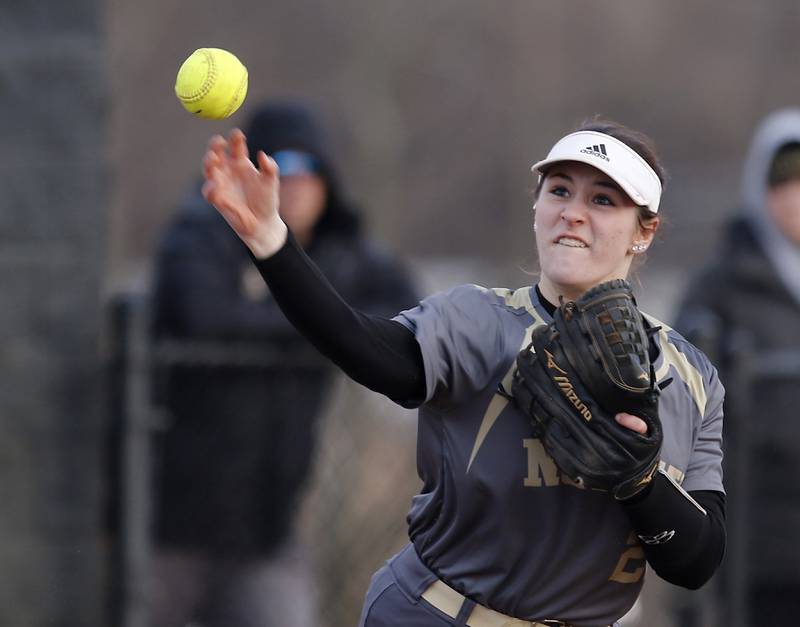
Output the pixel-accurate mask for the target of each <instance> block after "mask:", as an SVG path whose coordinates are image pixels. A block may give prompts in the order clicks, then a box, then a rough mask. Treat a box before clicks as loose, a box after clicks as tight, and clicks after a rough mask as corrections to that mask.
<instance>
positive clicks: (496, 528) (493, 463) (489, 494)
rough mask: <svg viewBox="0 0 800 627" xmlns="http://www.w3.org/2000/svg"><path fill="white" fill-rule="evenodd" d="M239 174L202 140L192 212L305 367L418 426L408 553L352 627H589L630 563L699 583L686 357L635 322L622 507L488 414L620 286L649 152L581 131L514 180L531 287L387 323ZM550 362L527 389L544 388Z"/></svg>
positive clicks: (711, 391) (717, 457)
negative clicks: (637, 449) (312, 356)
mask: <svg viewBox="0 0 800 627" xmlns="http://www.w3.org/2000/svg"><path fill="white" fill-rule="evenodd" d="M251 142H252V138H251ZM257 166H258V167H257V168H256V167H254V166H253V164H252V161H251V160H250V159H249V158H248V148H247V142H246V139H245V136H244V135H243V134H242V133H241V132H240V131H238V130H234V131H232V132H231V134H230V135H229V137H228V138H227V139H225V138H223V137H220V136H216V137H214V138H212V139H211V141H210V143H209V149H208V151H207V152H206V155H205V158H204V175H205V177H206V183H205V185H204V187H203V192H204V194H205V196H206V198H208V199H209V201H210V202H212V203H213V204H214V205H215V206H216V207H217V209H218V210H219V211H220V213H221V214H222V215H224V216H225V219H226V220H227V221H228V223H229V224H230V225H231V227H232V229H233V230H235V231H236V232H237V233H238V234H239V236H240V237H241V239H242V240H243V241H244V242H245V243H246V244H247V246H248V248H249V249H250V251H251V252H252V254H253V257H254V258H255V260H256V261H255V263H256V266H257V267H258V269H259V271H260V272H261V274H262V276H263V278H264V280H265V281H266V283H267V284H268V285H269V287H270V290H271V291H272V293H273V294H274V295H275V298H276V299H277V300H278V302H279V303H280V305H281V307H282V309H283V310H284V312H286V314H287V316H288V317H289V318H290V319H291V320H292V322H293V323H294V324H295V325H296V326H297V327H298V328H299V329H301V330H302V331H303V333H304V334H305V335H306V336H307V337H308V338H309V339H310V340H311V341H313V343H314V345H315V346H317V347H318V348H319V349H320V351H321V352H322V353H323V354H325V355H327V356H328V357H329V358H330V359H331V360H332V361H333V362H334V363H336V364H338V365H339V366H340V367H342V369H343V370H344V371H345V373H347V374H348V375H349V376H350V377H352V378H353V379H354V380H355V381H357V382H359V383H361V384H362V385H364V386H366V387H368V388H370V389H372V390H374V391H376V392H379V393H381V394H384V395H386V396H387V397H388V398H390V399H393V400H395V401H396V402H398V403H400V404H401V405H403V406H404V407H407V408H411V407H415V408H419V414H418V423H417V428H418V437H417V468H418V473H419V476H420V478H421V479H422V481H423V486H422V488H421V491H420V493H419V494H418V495H416V496H415V497H414V498H413V501H412V505H411V509H410V511H409V514H408V517H407V521H408V526H409V529H408V531H409V539H410V542H409V543H408V544H407V545H406V546H405V547H404V548H403V549H402V550H401V551H400V552H399V553H397V554H396V555H395V556H394V557H392V558H391V559H390V560H389V562H388V563H387V564H386V565H385V566H383V567H382V568H381V569H380V570H379V571H378V572H377V573H376V574H375V576H374V577H373V579H372V582H371V584H370V587H369V589H368V591H367V594H366V599H365V603H364V606H363V611H362V615H361V621H360V625H361V626H362V627H389V626H394V625H397V626H403V627H430V626H433V625H454V626H461V627H463V626H464V625H470V626H471V627H500V626H502V625H529V626H531V627H542V626H545V627H547V626H556V625H558V626H570V625H573V626H579V627H601V626H605V625H611V624H612V623H616V621H618V620H619V618H620V617H621V616H622V615H624V614H625V612H627V611H628V610H629V609H630V607H631V606H632V605H633V604H634V602H635V600H636V598H637V597H638V595H639V592H640V590H641V587H642V583H643V579H644V574H645V566H646V564H647V563H649V564H650V565H651V566H652V567H653V568H654V569H655V571H656V572H657V573H658V574H659V575H660V576H662V577H663V578H664V579H666V580H667V581H669V582H671V583H673V584H676V585H680V586H683V587H686V588H690V589H696V588H698V587H700V586H702V585H703V584H704V583H705V582H706V581H707V580H708V579H709V578H710V577H711V575H712V574H713V573H714V572H715V570H716V569H717V567H718V565H719V563H720V560H721V559H722V554H723V551H724V546H725V529H724V524H723V523H724V518H725V514H724V512H725V496H724V489H723V485H722V468H721V459H722V443H721V438H722V401H723V397H724V390H723V388H722V386H721V385H720V382H719V379H718V377H717V375H716V370H715V369H714V367H713V366H712V365H711V364H710V363H709V361H708V359H707V358H706V357H705V356H704V355H703V354H702V353H700V351H698V350H697V349H696V348H695V347H693V346H692V345H691V344H689V343H688V342H687V341H686V340H685V339H684V338H682V337H681V336H680V335H679V334H678V333H676V332H675V331H673V330H672V329H669V328H667V327H664V326H662V325H660V323H657V322H656V321H654V319H652V318H651V317H649V316H644V320H639V321H637V323H636V324H638V323H639V322H641V324H643V325H644V326H646V327H648V332H645V331H644V329H642V332H641V335H646V336H647V337H648V338H649V340H648V346H647V348H645V350H647V351H648V355H649V357H650V359H648V363H649V364H652V368H648V369H649V370H650V376H647V375H645V376H646V377H647V379H648V384H649V385H650V386H654V385H655V384H656V382H657V383H658V387H659V389H661V393H660V395H659V397H660V399H661V400H660V402H659V405H658V412H657V413H658V419H659V420H658V423H656V422H655V421H654V422H653V423H652V424H653V425H656V424H657V425H658V426H657V428H655V429H654V430H655V431H657V432H658V433H660V432H661V427H662V426H663V432H664V438H663V446H662V442H661V440H660V439H659V441H658V445H657V446H656V447H655V448H653V449H652V450H653V451H654V455H655V457H654V458H653V460H652V461H654V462H656V463H655V465H652V466H648V468H649V469H650V470H649V471H648V473H647V475H646V476H644V477H640V476H636V477H629V479H630V480H631V491H630V492H625V493H624V494H620V493H616V492H615V493H614V494H612V493H611V491H609V490H593V489H587V485H585V484H584V483H583V482H582V481H581V480H580V479H582V477H578V478H577V479H576V478H575V477H571V476H568V475H567V474H565V473H564V472H563V471H561V470H560V469H559V468H558V467H557V466H556V463H555V461H554V460H553V458H552V457H551V456H550V455H548V454H547V452H546V450H545V448H544V446H543V445H542V443H541V440H540V439H539V435H538V434H537V432H536V431H535V430H534V426H533V425H532V424H531V416H530V414H529V413H528V412H529V410H530V407H527V408H525V407H520V406H518V403H519V402H520V399H512V398H511V397H510V395H509V394H508V389H509V388H510V389H511V390H512V391H513V390H514V389H518V388H516V386H515V385H512V383H511V381H514V383H516V381H517V380H518V379H517V377H516V376H515V374H514V373H515V371H516V366H515V364H517V361H516V359H517V357H518V355H520V352H521V351H522V354H523V355H529V352H528V348H526V347H527V346H528V344H529V340H530V338H531V334H535V335H537V336H541V332H542V331H544V332H545V334H549V333H550V332H551V329H552V327H551V326H550V325H551V324H552V321H553V316H554V315H560V316H562V317H563V316H564V315H565V314H564V311H565V310H566V311H572V309H570V305H575V303H574V302H572V301H573V300H574V299H578V298H579V297H580V296H581V295H582V294H584V293H585V292H586V291H587V290H591V289H592V288H596V289H597V290H600V292H597V291H595V293H603V292H602V290H603V289H607V288H608V285H607V283H608V282H609V281H610V282H611V284H612V285H618V284H619V283H623V281H622V280H623V279H625V278H626V277H627V276H628V272H629V270H630V268H631V265H632V264H634V263H638V260H639V259H641V255H642V254H643V253H644V252H645V251H646V250H647V249H648V247H649V246H650V245H651V243H652V241H653V237H654V235H655V233H656V230H657V228H658V225H659V215H660V214H659V213H658V211H659V204H660V200H661V191H662V185H663V181H664V178H665V174H664V169H663V167H662V165H661V163H660V161H659V159H658V157H657V155H656V153H655V150H654V148H653V145H652V142H651V140H650V139H649V138H647V137H646V136H644V135H642V134H641V133H638V132H636V131H633V130H632V129H629V128H627V127H625V126H623V125H620V124H617V123H614V122H609V121H602V120H590V121H588V122H587V123H585V124H583V125H582V126H581V127H580V128H579V129H577V130H576V131H575V132H573V133H570V134H568V135H566V136H564V137H562V138H561V139H560V140H559V141H557V142H556V143H555V145H554V146H553V147H552V149H551V150H550V153H549V154H548V156H547V158H546V159H544V160H542V161H539V162H537V163H536V164H535V165H534V171H535V173H536V174H537V175H538V187H537V190H536V197H535V203H534V211H533V213H532V215H531V226H532V229H533V231H534V232H535V235H534V233H532V239H535V241H536V248H537V251H538V256H539V263H540V268H541V272H540V276H539V278H538V282H537V283H536V284H535V285H529V286H525V287H522V288H520V289H517V290H510V289H504V288H496V289H487V288H483V287H480V286H477V285H462V286H458V287H455V288H453V289H451V290H449V291H447V292H442V293H438V294H434V295H432V296H430V297H428V298H425V299H424V300H423V301H422V302H421V303H420V304H419V305H418V306H417V307H414V308H413V309H410V310H406V311H402V312H400V313H399V314H398V315H396V316H395V317H393V318H386V317H382V316H377V315H373V314H368V313H365V312H363V311H359V310H358V309H357V306H356V305H355V304H353V303H348V302H347V299H346V297H345V298H343V297H342V295H340V294H338V293H337V292H336V291H335V289H333V288H332V287H331V284H330V283H328V282H326V281H325V279H324V278H323V277H322V275H321V273H320V271H319V269H318V268H317V267H315V265H314V263H313V261H312V260H310V259H309V258H308V256H307V255H305V254H304V252H303V250H302V247H301V246H300V245H299V244H298V242H297V241H296V238H294V237H293V234H292V232H291V229H287V226H286V224H284V221H283V219H282V217H281V209H280V205H279V198H278V189H279V187H280V186H281V185H282V181H281V180H280V179H279V172H280V170H279V164H276V163H275V160H272V159H270V158H269V156H267V155H266V154H263V153H259V154H258V155H257ZM465 215H467V214H466V211H465ZM465 219H468V218H465ZM601 286H602V287H601ZM562 301H564V304H563V305H561V307H560V308H559V303H561V302H562ZM567 301H570V302H567ZM637 313H638V312H637ZM609 317H610V316H609ZM619 322H620V326H623V325H624V324H627V325H628V326H629V327H634V326H635V324H634V322H633V320H631V319H619ZM604 324H606V323H604ZM609 324H610V323H609ZM615 328H616V327H615ZM637 328H638V327H637ZM620 337H621V335H620ZM618 344H622V340H620V341H619V342H618ZM550 358H552V355H550ZM550 358H548V360H547V362H546V365H543V366H542V370H544V369H553V368H555V369H556V370H558V368H557V366H551V365H550ZM650 360H652V361H650ZM565 374H566V373H565ZM670 382H671V385H668V384H669V383H670ZM571 389H572V387H571V386H570V390H571ZM560 392H563V396H564V397H565V399H568V398H569V396H568V394H567V393H566V392H564V388H563V387H561V386H560V390H559V391H551V390H549V389H548V390H547V391H546V392H543V393H538V392H537V399H538V400H542V399H545V398H550V399H551V400H552V402H554V403H555V400H553V399H554V398H555V397H558V398H561V397H560V396H558V395H559V393H560ZM551 394H552V395H551ZM544 395H548V396H547V397H545V396H544ZM575 398H577V397H575ZM512 400H514V401H515V402H511V401H512ZM542 402H544V401H542ZM569 402H573V403H574V401H568V400H564V403H566V404H569ZM584 408H585V407H584ZM583 417H584V418H585V415H584V416H583ZM591 419H592V418H591V416H590V418H589V419H587V420H591ZM611 421H613V422H612V423H610V424H609V426H608V431H609V432H612V431H613V432H614V433H617V434H620V437H630V438H632V439H637V438H635V437H634V436H635V435H638V436H644V435H646V434H648V425H647V424H646V423H645V422H644V421H643V420H642V419H641V418H639V417H637V416H634V415H632V414H629V413H625V412H624V411H621V412H619V413H616V414H614V416H613V417H612V418H611ZM580 424H583V421H581V423H580ZM592 424H596V423H592ZM587 429H589V427H587ZM600 429H602V427H600ZM631 432H632V434H631ZM576 437H577V436H576ZM659 462H660V463H659Z"/></svg>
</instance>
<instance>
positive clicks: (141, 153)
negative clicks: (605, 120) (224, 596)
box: [0, 0, 800, 627]
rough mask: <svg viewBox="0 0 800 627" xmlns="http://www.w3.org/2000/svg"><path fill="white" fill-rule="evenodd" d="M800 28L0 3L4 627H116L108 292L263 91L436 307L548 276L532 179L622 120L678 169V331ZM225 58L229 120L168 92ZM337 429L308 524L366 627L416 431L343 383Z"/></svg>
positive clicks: (147, 256)
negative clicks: (598, 129)
mask: <svg viewBox="0 0 800 627" xmlns="http://www.w3.org/2000/svg"><path fill="white" fill-rule="evenodd" d="M798 25H800V4H798V3H797V2H796V0H773V1H771V2H768V3H764V2H756V1H755V0H748V1H745V0H726V1H724V2H723V1H721V0H711V1H707V2H703V3H697V2H689V1H687V0H673V1H671V2H654V1H650V0H644V1H643V0H605V1H602V2H600V1H595V2H590V1H589V0H583V1H580V0H561V1H560V2H547V1H543V0H524V1H523V0H507V1H505V2H486V1H483V2H479V1H476V0H460V1H456V0H428V1H422V0H404V1H400V0H382V1H379V2H363V1H362V2H354V1H352V0H339V2H336V3H322V2H312V1H310V0H293V1H292V2H273V1H265V0H262V1H259V2H256V1H254V0H228V1H226V2H212V1H211V0H193V1H192V2H189V1H188V0H139V1H137V2H122V1H121V0H110V1H108V2H102V1H101V0H43V1H42V2H37V3H30V2H22V1H21V0H1V1H0V35H2V36H0V48H2V50H3V54H0V103H2V104H1V105H0V110H1V111H3V115H2V117H1V118H0V129H2V132H1V133H0V136H1V137H2V138H3V142H2V144H1V145H0V189H2V194H1V195H0V236H2V238H3V247H2V250H1V251H0V273H2V285H3V290H4V294H5V300H4V302H3V306H2V307H0V321H2V324H0V333H2V343H0V364H2V372H3V375H4V376H3V377H2V382H1V383H0V433H1V434H2V437H1V438H0V442H2V444H0V477H2V479H1V480H0V494H2V497H3V498H2V504H3V507H2V510H3V514H2V515H0V537H2V538H3V541H2V543H0V569H1V570H2V571H3V572H4V573H6V576H5V577H3V582H2V584H0V624H2V625H14V626H15V627H27V626H36V627H39V626H45V625H47V626H62V625H63V626H69V627H74V626H76V625H78V626H84V625H85V626H88V627H91V626H95V625H97V626H99V625H105V624H108V623H107V622H106V621H107V618H106V617H107V613H106V610H107V608H108V605H109V603H110V601H109V593H108V588H109V580H110V579H111V578H112V575H113V572H112V571H113V569H114V568H115V566H114V565H113V564H111V562H110V561H109V558H108V556H109V553H110V552H112V550H113V545H114V543H115V542H116V541H117V539H115V538H109V537H108V536H107V535H106V534H104V533H103V512H104V503H105V500H106V498H107V496H108V494H107V493H108V489H107V487H108V485H109V481H108V478H107V477H105V476H104V468H105V467H104V464H103V459H104V458H105V456H106V454H107V452H108V442H107V437H106V435H107V427H108V424H109V420H110V418H109V415H108V409H107V406H108V405H107V403H106V397H105V392H104V390H105V387H104V380H105V377H104V373H105V371H106V366H107V363H108V355H109V344H110V343H111V342H112V339H109V335H110V334H109V329H108V328H107V326H108V325H107V324H106V313H105V308H106V303H107V301H108V298H109V296H110V295H112V294H114V293H116V292H118V291H120V290H131V289H133V290H144V289H146V287H147V281H148V273H149V264H150V260H151V255H152V253H153V250H154V246H155V243H156V241H157V239H158V235H159V233H160V230H161V228H162V227H163V226H164V224H165V222H166V220H167V219H168V218H169V216H170V214H171V211H172V210H173V207H174V206H175V204H176V203H177V202H178V201H179V199H180V198H181V197H182V195H183V193H184V192H185V190H186V187H187V185H188V184H189V183H190V182H191V181H192V180H193V179H194V178H195V177H196V176H197V175H198V174H199V164H200V159H201V156H202V153H203V151H204V146H205V143H206V141H207V139H208V138H209V136H210V135H211V134H213V133H217V132H225V131H227V130H228V129H229V128H231V127H232V126H234V125H238V124H243V123H244V120H246V119H247V115H248V109H249V108H250V107H251V106H253V105H255V104H257V103H258V102H259V101H260V100H261V99H262V98H265V97H275V96H301V97H304V98H306V99H308V100H310V101H311V102H312V103H314V104H316V105H317V106H318V107H319V109H320V110H322V111H323V113H324V118H325V121H326V122H327V123H328V126H329V127H330V129H331V131H332V134H333V136H334V143H335V145H336V147H337V149H338V151H337V155H338V164H339V167H340V169H341V171H342V174H343V175H344V177H345V179H346V180H347V181H348V183H349V188H350V189H351V190H352V192H353V194H354V196H355V198H356V200H357V201H359V202H360V204H361V205H362V207H363V209H364V211H365V214H366V216H367V219H368V223H369V226H370V230H371V232H372V233H373V234H375V235H376V236H378V237H380V238H381V239H383V240H384V241H385V242H387V243H388V244H389V246H390V247H392V248H394V249H395V250H398V251H400V252H401V253H403V254H404V255H406V256H407V258H409V260H410V261H411V262H412V263H413V265H414V268H415V269H416V270H417V272H418V274H419V277H420V281H421V282H422V285H423V286H424V287H425V288H427V289H428V290H432V289H439V288H440V287H447V286H448V285H452V284H455V283H460V282H464V281H469V282H479V283H491V284H492V285H506V286H509V287H512V286H518V285H522V284H525V283H527V282H529V281H530V280H531V277H530V276H529V275H527V274H526V273H525V271H532V270H535V263H534V257H535V255H534V251H533V247H532V240H533V238H532V233H531V230H530V225H531V213H530V206H531V194H530V190H531V188H532V185H533V182H534V181H533V179H532V177H531V175H530V173H529V166H530V164H531V163H532V162H533V161H534V160H536V159H537V158H539V157H541V156H543V154H544V153H545V151H546V150H547V149H548V148H549V146H550V145H551V144H552V143H553V141H554V140H555V139H557V138H558V137H559V136H560V135H562V134H563V133H564V132H566V131H568V130H569V129H570V128H571V127H572V126H574V125H575V124H577V123H578V122H579V121H580V120H581V119H583V118H584V117H586V116H589V115H592V114H595V113H600V114H603V115H606V116H608V117H611V118H614V119H618V120H620V121H623V122H625V123H627V124H629V125H631V126H633V127H634V128H638V129H640V130H643V131H645V132H647V133H648V134H650V135H651V136H652V137H654V138H655V140H656V142H657V144H658V146H659V147H660V150H661V153H662V157H663V158H664V160H665V162H666V164H667V167H668V168H669V170H670V172H671V181H670V184H669V187H668V189H667V192H666V196H665V199H664V201H663V205H662V206H663V216H664V218H665V219H666V224H665V225H664V226H665V227H666V228H664V229H663V230H662V237H661V241H660V242H659V243H658V245H657V246H656V247H655V248H654V250H653V252H652V253H651V254H650V260H649V263H648V266H647V267H646V269H644V270H643V271H642V272H641V286H642V288H643V291H642V298H641V300H642V302H643V303H644V304H645V307H647V308H649V309H650V310H651V311H652V312H653V313H654V314H655V315H657V316H661V317H664V318H666V319H667V320H669V316H670V315H671V312H672V309H673V307H674V305H675V298H676V297H677V295H678V294H679V293H680V291H681V289H682V287H683V285H684V282H685V281H686V279H687V278H688V276H689V275H690V274H691V273H692V272H693V271H694V270H696V269H697V268H698V267H699V266H700V265H702V263H703V262H704V261H705V260H707V259H708V258H709V257H710V256H711V254H712V253H713V252H714V247H715V245H716V242H717V240H718V236H719V225H720V223H721V221H722V220H724V219H725V218H726V217H727V216H728V215H730V214H731V212H732V211H733V210H734V208H735V207H736V205H737V202H738V198H739V184H738V180H739V173H740V170H741V164H742V159H743V155H744V152H745V149H746V147H747V143H748V141H749V137H750V134H751V132H752V129H753V127H754V125H755V124H756V122H757V121H758V120H759V119H760V118H761V117H763V116H764V115H765V114H766V113H768V112H769V111H771V110H773V109H775V108H779V107H782V106H786V105H793V104H797V102H798V100H800V84H798V82H799V80H800V79H798V76H797V71H796V67H797V59H798V58H799V57H800V54H799V53H800V41H799V40H798V37H797V30H798ZM210 46H213V47H222V48H227V49H229V50H231V51H233V52H235V53H236V54H237V55H238V56H239V57H240V59H241V60H242V61H243V62H244V63H245V65H246V66H247V67H248V68H249V71H250V90H249V95H248V99H247V101H246V102H245V103H244V105H243V107H242V109H241V110H240V112H238V113H237V114H235V115H234V116H233V117H232V118H231V119H230V120H226V121H223V122H208V121H204V120H199V119H196V118H193V117H192V116H190V115H189V114H188V113H186V112H185V111H184V110H183V109H182V108H181V106H180V105H179V103H178V102H177V100H176V99H175V97H174V93H173V85H174V78H175V74H176V72H177V69H178V67H179V66H180V64H181V62H182V61H183V59H184V58H185V57H186V56H188V55H189V54H190V53H191V52H192V51H193V50H194V49H196V48H198V47H210ZM354 407H359V408H360V411H358V412H356V411H354V409H353V408H354ZM322 429H323V433H324V437H325V438H326V440H325V441H326V442H330V443H331V444H330V446H323V447H321V448H322V451H323V453H322V454H321V456H320V459H319V460H317V467H318V471H317V479H316V480H315V482H314V485H312V486H310V490H309V498H308V501H307V503H306V505H305V508H304V515H303V516H302V517H301V533H302V534H304V537H306V538H308V539H309V540H310V542H311V546H312V547H313V552H314V555H313V558H314V560H315V562H316V563H317V564H318V567H319V573H320V576H319V585H320V594H321V597H322V598H323V599H324V600H325V602H326V603H327V605H326V606H325V607H326V608H328V612H329V613H328V614H327V616H326V617H324V618H323V620H324V621H325V624H330V625H344V624H352V622H353V614H352V612H353V610H352V606H353V604H354V603H355V604H356V605H357V604H360V600H361V595H362V594H363V591H364V590H365V589H366V584H367V580H368V577H369V573H371V572H372V571H373V570H374V569H375V568H376V567H377V566H378V565H379V564H380V563H381V562H382V560H383V559H385V558H386V557H387V556H388V555H389V554H390V553H391V551H392V550H393V549H394V548H396V547H397V546H399V544H400V543H402V541H403V533H404V524H403V516H404V513H405V511H406V509H407V507H408V500H409V498H410V496H411V494H413V492H414V490H415V489H416V487H417V484H416V478H415V476H414V471H413V454H414V453H413V443H414V424H413V415H410V414H408V413H406V412H403V411H401V410H397V409H396V408H394V407H392V406H390V405H389V404H388V403H387V402H384V401H383V400H382V399H376V398H373V397H371V396H369V395H365V394H364V393H363V391H361V390H360V389H357V388H356V387H355V386H354V385H352V384H349V383H348V382H344V381H343V382H342V384H341V386H339V388H338V389H337V392H336V394H335V395H334V398H332V402H331V405H330V410H329V412H328V418H327V419H326V421H325V422H324V424H323V425H322ZM343 433H345V435H344V436H343V435H342V434H343ZM353 433H355V434H356V435H357V436H358V437H354V436H353ZM327 438H332V439H330V440H329V439H327ZM342 439H344V441H339V440H342ZM348 447H349V448H348ZM352 459H356V460H357V463H358V465H357V466H354V465H353V463H352V461H351V460H352ZM387 459H396V460H397V464H386V463H385V460H387ZM337 472H338V473H341V474H336V473H337ZM343 478H345V479H346V481H345V479H343ZM355 481H361V482H366V483H365V484H364V486H363V487H362V488H361V489H360V490H359V492H358V494H359V495H360V500H359V501H358V502H353V501H354V494H353V493H354V491H352V490H348V489H347V486H348V485H353V483H348V482H355ZM359 485H360V484H359ZM368 487H370V488H371V489H368ZM370 499H372V500H370ZM375 511H381V512H382V513H384V512H386V513H388V515H387V516H386V517H385V520H384V518H380V519H378V518H371V516H372V515H373V514H374V512H375ZM337 568H339V570H337ZM342 569H344V572H345V573H346V576H345V574H343V572H342ZM651 579H652V578H651ZM334 583H335V585H333V584H334ZM673 597H675V598H677V597H680V595H678V594H677V593H676V594H674V595H673V594H672V592H671V591H670V590H668V589H659V588H658V586H656V588H655V589H654V591H653V592H649V593H648V596H646V599H652V600H651V601H649V602H650V603H651V607H652V608H657V609H653V610H652V611H651V613H650V618H649V619H648V620H645V622H643V623H641V624H648V625H655V624H657V622H658V621H664V623H665V624H668V623H669V612H667V611H664V610H663V607H665V606H668V605H670V604H673V602H674V598H673ZM353 599H355V600H353ZM677 602H681V601H680V600H678V601H677ZM670 607H671V605H670ZM356 612H357V609H356Z"/></svg>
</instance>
